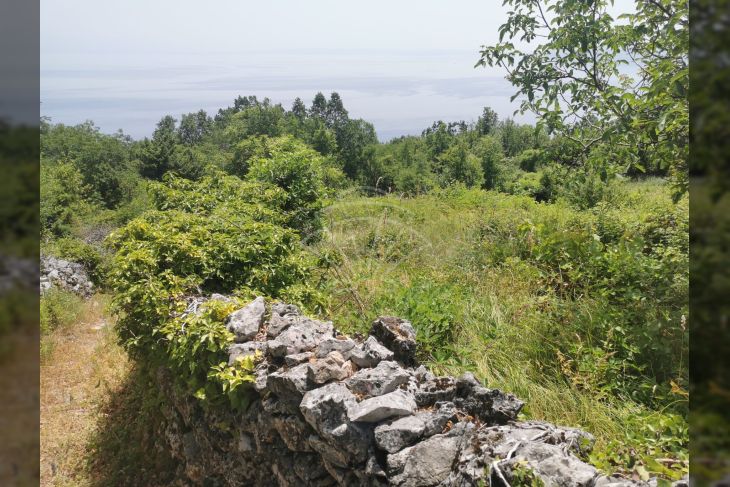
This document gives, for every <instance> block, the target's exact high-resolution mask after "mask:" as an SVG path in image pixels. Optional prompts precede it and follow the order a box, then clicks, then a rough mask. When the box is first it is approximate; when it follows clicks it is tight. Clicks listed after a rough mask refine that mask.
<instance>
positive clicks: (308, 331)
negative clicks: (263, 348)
mask: <svg viewBox="0 0 730 487" xmlns="http://www.w3.org/2000/svg"><path fill="white" fill-rule="evenodd" d="M333 334H334V328H333V327H332V323H331V322H329V321H327V322H324V321H318V320H312V319H309V318H302V319H301V320H299V321H298V323H297V324H296V325H292V326H290V327H288V328H287V329H286V330H284V331H283V332H281V334H279V335H278V336H277V337H276V338H275V339H273V340H269V353H270V354H271V355H272V356H273V357H284V356H286V355H294V354H297V353H302V352H309V351H311V350H313V349H314V348H316V347H317V345H319V344H320V342H322V341H323V340H325V339H327V338H331V337H332V335H333Z"/></svg>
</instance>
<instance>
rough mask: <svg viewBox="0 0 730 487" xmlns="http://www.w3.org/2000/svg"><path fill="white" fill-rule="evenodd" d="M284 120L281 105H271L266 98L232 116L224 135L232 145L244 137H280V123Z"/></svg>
mask: <svg viewBox="0 0 730 487" xmlns="http://www.w3.org/2000/svg"><path fill="white" fill-rule="evenodd" d="M283 120H284V109H283V108H282V106H281V105H279V104H276V105H272V104H271V101H270V100H269V99H268V98H265V99H264V101H263V102H260V103H257V104H256V105H252V106H249V107H247V108H244V109H243V110H241V111H240V112H238V113H236V114H234V115H233V116H232V117H231V119H230V123H229V124H228V127H227V128H226V135H227V136H228V138H229V140H230V141H231V142H232V143H234V144H235V143H238V142H240V141H241V140H243V139H245V138H246V137H251V136H255V135H268V136H270V137H276V136H278V135H281V123H282V122H283Z"/></svg>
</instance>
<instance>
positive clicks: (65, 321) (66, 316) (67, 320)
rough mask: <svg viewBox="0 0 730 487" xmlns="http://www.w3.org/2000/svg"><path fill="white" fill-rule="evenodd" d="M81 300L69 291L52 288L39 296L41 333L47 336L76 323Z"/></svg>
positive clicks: (80, 309) (79, 313)
mask: <svg viewBox="0 0 730 487" xmlns="http://www.w3.org/2000/svg"><path fill="white" fill-rule="evenodd" d="M82 308H83V300H82V299H81V298H80V297H79V296H77V295H76V294H74V293H73V292H71V291H66V290H65V289H60V288H57V287H52V288H51V289H50V290H48V291H47V292H46V293H45V294H43V295H42V296H41V301H40V317H41V322H40V323H41V333H42V334H48V333H50V332H51V331H53V330H56V329H58V328H63V327H65V326H68V325H70V324H72V323H74V322H75V321H76V319H77V318H78V317H79V316H80V315H81V311H82Z"/></svg>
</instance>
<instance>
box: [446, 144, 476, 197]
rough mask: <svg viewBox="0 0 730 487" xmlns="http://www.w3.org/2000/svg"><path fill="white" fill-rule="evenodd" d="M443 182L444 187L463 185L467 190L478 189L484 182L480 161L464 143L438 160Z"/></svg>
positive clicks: (447, 151) (450, 149)
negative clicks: (456, 184)
mask: <svg viewBox="0 0 730 487" xmlns="http://www.w3.org/2000/svg"><path fill="white" fill-rule="evenodd" d="M438 163H439V168H440V173H441V181H442V183H443V185H444V186H447V185H449V184H452V183H463V184H464V185H465V186H466V187H467V188H474V187H476V188H478V187H480V186H481V185H482V184H483V182H484V173H483V171H482V167H481V164H480V161H479V159H478V158H477V157H476V156H474V154H471V153H470V152H469V151H468V148H467V147H466V144H464V143H458V144H455V145H453V146H452V147H450V148H449V149H447V150H446V151H445V152H444V153H443V154H441V156H440V157H439V159H438Z"/></svg>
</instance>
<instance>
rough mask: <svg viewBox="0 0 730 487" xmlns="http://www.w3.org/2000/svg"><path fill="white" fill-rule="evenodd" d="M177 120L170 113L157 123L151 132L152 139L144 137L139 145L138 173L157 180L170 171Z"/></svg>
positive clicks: (175, 142)
mask: <svg viewBox="0 0 730 487" xmlns="http://www.w3.org/2000/svg"><path fill="white" fill-rule="evenodd" d="M176 123H177V121H176V120H175V119H174V118H173V117H172V116H170V115H167V116H165V117H163V118H162V120H160V121H159V122H158V123H157V128H156V129H155V131H154V132H153V133H152V140H151V141H150V140H148V139H144V140H143V141H142V143H141V147H140V160H141V165H140V173H141V174H142V176H144V177H146V178H149V179H155V180H159V179H162V176H163V175H164V174H165V173H166V172H168V171H170V170H171V169H172V168H173V166H174V163H173V154H174V153H175V145H176V144H177V143H178V141H179V139H178V134H177V131H176V130H175V124H176Z"/></svg>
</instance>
